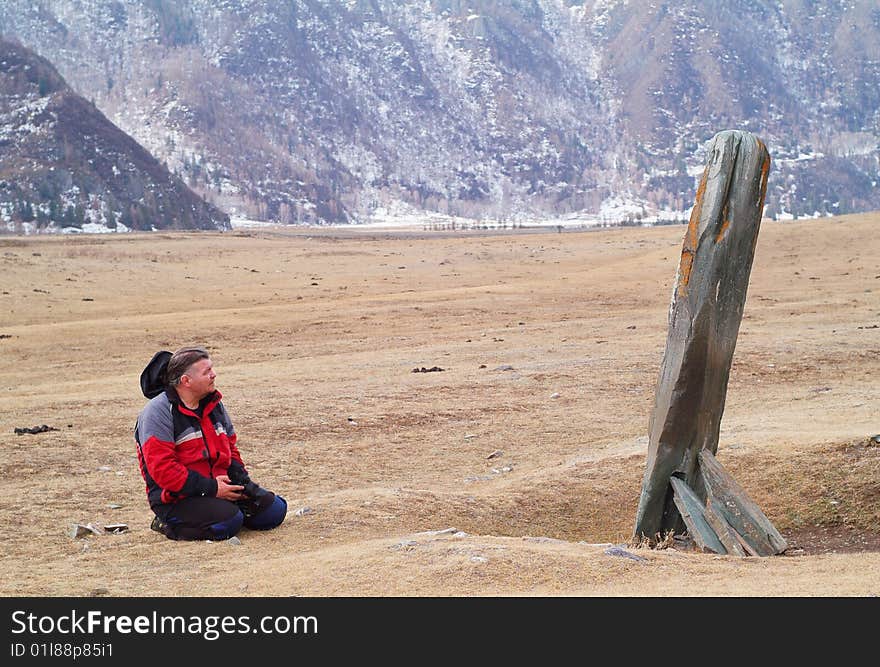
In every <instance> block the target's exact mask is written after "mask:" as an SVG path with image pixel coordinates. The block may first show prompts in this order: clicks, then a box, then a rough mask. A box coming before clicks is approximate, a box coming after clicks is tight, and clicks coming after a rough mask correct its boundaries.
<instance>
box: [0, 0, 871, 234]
mask: <svg viewBox="0 0 880 667" xmlns="http://www.w3.org/2000/svg"><path fill="white" fill-rule="evenodd" d="M0 33H4V34H6V35H12V36H15V37H17V38H18V39H20V40H21V41H22V42H24V43H25V44H26V45H28V46H29V47H31V48H33V49H34V50H35V51H37V52H38V53H40V54H41V55H42V56H44V57H46V58H48V59H49V60H50V61H52V62H53V63H54V64H55V65H56V66H57V67H58V69H59V71H60V72H61V73H62V74H63V75H64V77H65V78H66V79H67V80H68V81H69V82H70V83H71V85H72V86H73V87H74V88H75V89H76V90H77V91H78V92H80V93H81V94H82V95H84V96H85V97H86V98H88V99H90V100H94V103H95V105H96V106H97V107H98V108H99V109H101V110H102V111H103V112H104V113H105V114H106V115H107V116H108V117H109V118H111V119H112V120H113V121H114V122H115V123H116V124H117V125H119V127H121V128H122V129H124V130H125V131H126V132H128V133H129V134H131V135H132V136H133V137H134V138H135V139H137V141H138V142H139V143H141V144H142V145H143V146H145V147H146V148H147V149H149V150H150V151H151V152H152V153H153V154H154V155H156V156H157V157H158V158H159V159H161V160H163V161H165V162H166V163H167V164H168V165H169V167H170V168H171V169H172V170H173V171H175V172H176V173H179V174H180V175H181V176H182V177H183V178H184V179H185V180H186V181H187V183H188V184H189V185H190V186H191V187H193V188H194V189H196V190H197V191H198V192H200V193H201V194H203V195H204V196H205V197H206V198H208V199H209V201H212V202H214V203H216V204H217V205H218V206H219V207H220V208H222V209H224V210H226V211H227V212H230V213H231V214H233V215H244V216H248V217H253V218H258V219H264V220H277V221H282V222H291V223H296V222H311V223H315V222H324V223H333V222H344V221H362V220H367V219H370V218H375V217H377V216H380V215H384V214H388V213H393V212H399V211H402V210H406V209H416V210H430V211H437V212H441V213H448V214H452V215H460V216H466V217H474V218H480V217H488V218H493V219H497V220H505V221H507V220H510V221H516V220H518V219H519V220H524V219H529V218H535V217H557V216H580V217H583V218H592V219H594V220H602V219H607V220H609V221H618V222H619V221H621V220H622V219H626V218H628V219H630V220H657V219H674V218H681V217H683V216H684V215H686V212H687V210H688V209H689V207H690V206H691V204H692V203H693V196H694V186H695V178H696V177H697V176H698V175H699V172H700V171H701V169H702V166H703V164H704V162H705V155H703V154H702V150H703V147H704V146H705V145H706V143H707V142H708V140H709V139H710V138H711V137H712V136H713V135H714V134H715V133H716V132H717V131H720V130H722V129H729V128H742V129H747V130H750V131H753V132H755V133H756V134H758V136H760V137H761V138H762V139H763V140H764V141H765V142H766V143H767V144H768V147H769V148H770V152H771V155H772V156H773V158H774V163H773V167H772V169H771V177H770V186H769V190H768V195H767V200H766V211H767V214H768V215H770V216H773V217H783V218H785V217H791V216H805V215H806V216H810V215H817V214H818V215H824V214H835V213H846V212H852V211H862V210H870V209H877V208H880V192H878V187H877V182H878V180H880V166H878V165H880V111H878V109H880V92H878V91H880V9H878V7H877V5H876V3H875V2H873V1H871V0H851V1H848V2H839V1H836V0H835V1H832V0H825V1H823V0H817V1H811V2H805V1H804V0H780V1H779V2H773V3H770V2H765V1H762V0H735V1H734V0H680V1H676V2H663V1H661V0H657V1H655V2H631V1H627V0H593V1H590V0H585V1H583V2H574V1H573V0H510V1H506V2H497V1H495V0H418V1H417V0H408V1H400V0H394V1H392V0H346V1H343V0H298V1H296V2H289V3H276V2H271V1H269V0H180V1H174V2H172V1H171V0H114V1H102V2H99V1H88V0H36V1H34V0H0Z"/></svg>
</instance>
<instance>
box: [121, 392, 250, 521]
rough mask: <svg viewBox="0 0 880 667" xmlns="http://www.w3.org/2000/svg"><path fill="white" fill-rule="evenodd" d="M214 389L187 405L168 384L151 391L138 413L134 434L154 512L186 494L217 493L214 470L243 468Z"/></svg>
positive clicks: (210, 494)
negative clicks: (156, 392)
mask: <svg viewBox="0 0 880 667" xmlns="http://www.w3.org/2000/svg"><path fill="white" fill-rule="evenodd" d="M221 398H222V396H221V395H220V392H219V391H215V392H213V393H212V394H210V395H209V396H206V397H205V398H203V399H202V401H201V403H200V404H199V408H198V409H197V410H190V409H189V408H187V407H186V406H185V405H184V404H183V403H182V402H181V400H180V398H179V397H178V395H177V392H176V391H175V390H174V389H173V388H169V389H166V390H165V391H164V392H162V393H160V394H159V395H157V396H155V397H154V398H152V399H151V400H150V402H149V403H147V405H146V407H145V408H144V409H143V410H142V411H141V413H140V415H139V416H138V420H137V424H136V425H135V430H134V438H135V441H136V442H137V446H138V463H139V465H140V469H141V475H143V477H144V481H145V482H146V485H147V498H148V499H149V501H150V507H152V508H153V510H154V511H155V512H156V513H157V514H160V513H163V512H162V510H165V511H167V509H168V508H167V507H166V508H163V507H162V506H164V505H170V504H172V503H175V502H177V501H178V500H180V499H182V498H186V497H189V496H216V495H217V480H216V478H217V477H218V476H219V475H226V474H229V472H230V470H233V471H234V472H240V473H244V474H246V473H247V471H246V470H245V468H244V462H243V461H242V460H241V455H240V454H239V452H238V448H237V447H236V446H235V443H236V441H237V439H238V437H237V436H236V434H235V429H234V428H233V427H232V421H231V420H230V419H229V414H228V413H227V412H226V409H225V408H224V407H223V403H221V402H220V399H221Z"/></svg>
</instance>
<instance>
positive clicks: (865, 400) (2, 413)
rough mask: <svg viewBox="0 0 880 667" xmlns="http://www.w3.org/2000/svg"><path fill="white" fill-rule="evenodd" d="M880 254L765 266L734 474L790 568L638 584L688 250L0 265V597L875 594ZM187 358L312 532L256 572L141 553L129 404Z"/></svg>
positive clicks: (454, 240) (757, 268)
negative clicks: (167, 354) (207, 375)
mask: <svg viewBox="0 0 880 667" xmlns="http://www.w3.org/2000/svg"><path fill="white" fill-rule="evenodd" d="M877 229H880V214H871V215H860V216H847V217H840V218H833V219H825V220H811V221H799V222H790V223H774V222H765V223H764V225H763V228H762V230H761V233H760V236H759V240H758V246H757V251H756V257H755V263H754V267H753V270H752V275H751V285H750V288H749V296H748V300H747V302H746V307H745V316H744V319H743V323H742V326H741V329H740V335H739V340H738V344H737V349H736V353H735V354H734V361H733V368H732V371H731V379H730V386H729V390H728V398H727V407H726V411H725V416H724V420H723V422H722V430H721V438H720V446H719V449H718V459H719V461H720V462H721V463H722V464H723V465H724V466H725V468H726V469H728V470H729V471H730V472H731V473H732V474H733V475H734V477H735V478H736V479H737V481H738V482H739V483H740V484H741V485H742V486H743V487H744V488H745V489H746V490H747V491H748V493H749V494H750V495H751V497H752V498H753V499H754V500H755V501H756V502H757V503H758V504H759V505H760V506H761V508H762V509H763V510H764V511H765V513H766V514H767V515H768V516H769V517H770V519H771V520H772V521H773V522H774V524H775V525H776V527H777V528H778V529H779V530H780V532H782V534H783V535H784V536H785V537H786V539H787V540H788V542H789V544H790V546H791V548H790V549H789V552H788V553H787V554H786V555H783V556H777V557H773V558H745V559H741V558H735V557H728V556H724V557H721V556H715V555H712V554H701V553H694V552H687V551H682V550H674V549H665V550H653V551H652V550H647V549H638V550H634V551H633V553H637V554H638V555H639V556H641V557H642V558H644V560H631V559H627V558H622V557H619V556H613V555H608V554H606V553H605V549H606V548H607V547H608V546H609V544H618V545H620V544H624V543H626V542H628V540H629V539H630V535H631V531H632V528H633V523H634V519H635V511H636V505H637V500H638V495H639V491H640V485H641V478H642V474H643V472H644V455H645V452H646V449H647V428H648V419H649V416H650V412H651V409H652V405H653V397H654V388H655V382H656V379H657V373H658V370H659V364H660V360H661V357H662V354H663V348H664V345H665V340H666V328H667V322H666V316H667V308H668V305H669V298H670V294H671V289H672V281H673V279H674V276H675V270H676V266H677V263H678V258H679V254H680V251H681V242H682V237H683V234H684V227H659V228H652V229H642V228H627V229H613V230H598V231H589V232H568V231H567V232H564V233H556V232H555V231H553V232H547V233H523V232H519V231H506V232H498V233H497V234H482V235H479V236H477V235H470V234H468V233H458V234H452V233H448V234H447V233H441V232H436V233H430V232H428V233H416V232H413V233H403V232H400V233H395V234H391V233H380V232H367V231H363V232H355V231H346V232H344V233H341V232H336V233H334V232H332V231H328V230H307V231H304V230H301V229H300V230H273V229H265V230H259V231H256V230H254V231H237V232H232V233H225V234H221V233H216V234H214V233H186V234H184V233H180V234H166V233H154V234H150V235H136V234H131V235H118V236H116V235H114V236H79V237H64V238H61V237H41V238H21V237H0V268H2V272H0V276H2V278H0V479H2V480H3V483H4V489H5V492H4V493H3V494H2V498H0V520H2V525H3V527H4V531H3V533H4V534H3V538H2V539H3V549H2V555H0V575H2V576H0V594H2V595H4V596H18V595H28V596H50V595H53V596H54V595H69V596H89V595H94V596H98V595H103V596H154V595H174V596H189V595H207V596H225V595H237V596H242V595H244V596H251V595H254V596H281V595H284V596H289V595H307V596H353V595H359V596H360V595H365V596H384V595H405V596H463V595H469V596H470V595H478V596H479V595H527V596H531V595H574V596H592V595H603V596H606V595H614V596H617V595H620V596H644V595H651V596H681V595H694V596H698V595H708V596H855V595H858V596H861V595H877V594H880V529H878V526H880V445H878V444H875V443H874V442H873V440H871V438H870V436H872V435H874V434H877V433H880V418H878V406H880V382H878V377H880V327H878V325H880V267H878V264H877V258H878V257H880V238H878V234H877ZM193 343H198V344H204V345H205V346H207V347H208V348H209V349H210V350H211V351H212V353H213V358H214V365H215V369H216V370H217V372H218V379H217V386H218V387H219V389H220V391H221V392H222V393H223V394H224V403H225V404H226V406H227V408H228V409H229V411H230V413H231V415H232V418H233V421H234V423H235V426H236V429H237V431H238V433H239V446H240V449H241V451H242V454H243V456H244V459H245V462H246V464H247V465H248V468H249V470H250V472H251V477H252V478H253V479H254V480H256V481H257V482H258V483H260V484H261V485H263V486H265V487H267V488H270V489H272V490H274V491H276V492H277V493H280V494H281V495H283V496H284V497H285V498H286V499H287V501H288V504H289V507H290V512H289V514H288V518H287V520H286V521H285V523H284V524H283V525H282V526H281V527H280V528H278V529H277V530H274V531H271V532H267V533H255V532H248V531H243V532H242V534H241V535H240V538H241V544H240V545H239V546H233V545H230V544H227V543H210V542H201V543H183V542H172V541H169V540H166V539H165V538H164V537H162V536H160V535H159V534H157V533H155V532H152V531H151V530H150V529H149V523H150V518H151V513H150V511H149V508H148V506H147V502H146V496H145V493H144V484H143V481H142V479H141V477H140V473H139V471H138V468H137V462H136V456H135V444H134V440H133V437H132V430H133V426H134V422H135V419H136V417H137V414H138V412H139V411H140V409H141V408H142V406H143V405H144V403H145V399H144V398H143V396H142V395H141V394H140V388H139V385H138V377H139V375H140V372H141V370H142V369H143V367H144V365H145V364H146V363H147V362H148V361H149V359H150V357H151V356H152V354H153V353H154V352H156V351H157V350H159V349H169V350H174V349H176V348H177V347H180V346H182V345H185V344H193ZM434 366H437V367H439V368H442V369H443V370H442V371H435V372H429V373H421V372H420V373H414V372H413V369H416V368H422V367H425V368H432V367H434ZM41 424H47V425H48V426H51V427H53V428H55V429H57V430H52V431H48V432H44V433H39V434H22V435H18V434H16V433H15V432H14V429H15V428H22V427H33V426H37V425H41ZM116 506H119V507H116ZM302 508H308V510H305V511H302V512H300V515H297V514H295V511H296V510H300V509H302ZM75 522H78V523H89V522H92V523H98V524H107V523H117V522H123V523H127V524H128V525H129V526H130V530H129V532H127V533H124V534H120V535H109V534H108V535H102V536H92V537H88V538H82V539H73V538H71V537H70V535H69V530H70V525H71V524H72V523H75ZM449 528H455V529H456V531H447V530H446V529H449Z"/></svg>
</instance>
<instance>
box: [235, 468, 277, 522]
mask: <svg viewBox="0 0 880 667" xmlns="http://www.w3.org/2000/svg"><path fill="white" fill-rule="evenodd" d="M229 480H230V481H231V482H232V483H233V484H238V485H239V486H243V487H244V488H243V489H242V491H241V492H242V493H243V494H244V495H245V496H246V497H245V498H242V499H241V500H238V501H236V505H238V507H239V509H240V510H241V511H242V512H243V513H244V515H245V517H251V516H253V515H254V514H257V513H258V512H261V511H262V510H264V509H266V508H267V507H269V506H270V505H271V504H272V503H273V502H275V494H274V493H272V492H271V491H267V490H266V489H264V488H263V487H262V486H260V485H259V484H257V483H256V482H254V481H252V480H251V478H250V476H249V475H248V474H247V473H246V472H243V471H240V470H236V469H230V470H229Z"/></svg>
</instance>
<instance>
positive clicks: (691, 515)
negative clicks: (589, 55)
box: [634, 130, 781, 553]
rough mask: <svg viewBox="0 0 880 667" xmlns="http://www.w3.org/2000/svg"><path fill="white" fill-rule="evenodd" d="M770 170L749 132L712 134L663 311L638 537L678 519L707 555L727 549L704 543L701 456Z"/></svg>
mask: <svg viewBox="0 0 880 667" xmlns="http://www.w3.org/2000/svg"><path fill="white" fill-rule="evenodd" d="M769 169H770V155H769V153H768V151H767V149H766V147H765V146H764V144H763V143H762V142H761V141H760V140H759V139H758V138H757V137H755V136H754V135H752V134H749V133H748V132H742V131H736V130H728V131H724V132H720V133H718V134H717V135H716V136H715V137H714V138H713V140H712V142H711V144H710V147H709V155H708V159H707V164H706V168H705V170H704V172H703V177H702V179H701V181H700V185H699V188H698V190H697V196H696V203H695V205H694V209H693V212H692V214H691V217H690V223H689V224H688V228H687V233H686V235H685V239H684V244H683V247H682V252H681V261H680V263H679V266H678V273H677V276H676V280H675V286H674V292H673V294H672V302H671V304H670V309H669V333H668V336H667V340H666V352H665V354H664V357H663V362H662V365H661V369H660V378H659V381H658V384H657V393H656V398H655V404H654V411H653V413H652V415H651V421H650V425H649V444H648V455H647V461H646V468H645V476H644V480H643V484H642V493H641V497H640V499H639V507H638V512H637V516H636V525H635V531H634V535H635V537H636V538H642V537H646V538H648V539H652V538H654V537H656V536H658V535H662V534H665V533H667V532H668V531H670V530H674V531H676V532H679V531H680V530H681V529H682V528H684V526H683V522H684V523H687V524H688V525H687V527H688V528H689V529H690V530H691V533H694V532H695V531H694V530H693V529H692V528H693V526H699V532H701V533H703V534H704V535H706V536H708V537H707V541H709V542H711V543H712V544H713V545H716V548H712V550H713V551H718V548H717V544H718V543H719V542H721V541H722V539H721V538H722V537H723V542H728V543H730V542H729V538H730V536H729V535H727V534H726V529H724V530H722V532H723V533H724V534H723V535H722V536H720V537H719V536H717V534H716V535H715V539H713V538H712V535H713V534H714V533H713V531H712V527H711V526H712V524H713V523H714V524H715V525H716V526H717V525H718V521H717V519H718V516H717V513H714V512H713V511H712V509H713V504H712V501H714V502H715V505H714V507H717V506H718V504H719V502H720V501H719V499H717V498H712V497H708V496H707V494H708V495H711V494H710V491H711V490H707V488H706V478H705V473H706V471H702V473H701V471H700V465H701V459H700V456H699V455H700V452H704V451H705V452H709V453H710V454H712V455H714V454H715V452H716V451H717V448H718V434H719V429H720V426H721V416H722V413H723V412H724V400H725V396H726V393H727V381H728V377H729V374H730V363H731V359H732V357H733V350H734V347H735V346H736V339H737V334H738V333H739V326H740V321H741V320H742V313H743V306H744V304H745V299H746V291H747V289H748V282H749V273H750V272H751V267H752V260H753V258H754V252H755V243H756V241H757V239H758V230H759V227H760V224H761V215H762V212H763V209H764V195H765V192H766V188H767V174H768V172H769ZM713 460H714V457H713ZM673 478H675V479H676V481H675V484H673V483H672V480H673ZM691 491H692V492H693V493H690V492H691ZM694 502H697V504H698V507H697V506H694V505H693V503H694ZM707 507H708V510H709V516H708V518H706V517H705V516H704V515H705V510H706V508H707ZM680 508H685V511H681V509H680ZM697 515H699V516H697ZM762 516H763V515H762ZM693 522H696V523H693ZM768 524H769V522H768ZM706 529H708V530H706ZM777 535H778V534H777ZM696 537H697V538H698V537H699V536H696ZM730 539H732V538H730ZM779 540H781V537H779ZM697 541H698V544H699V539H697ZM701 546H702V545H701ZM707 548H708V547H707ZM728 551H729V550H727V549H725V550H723V551H721V552H722V553H725V552H728Z"/></svg>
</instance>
